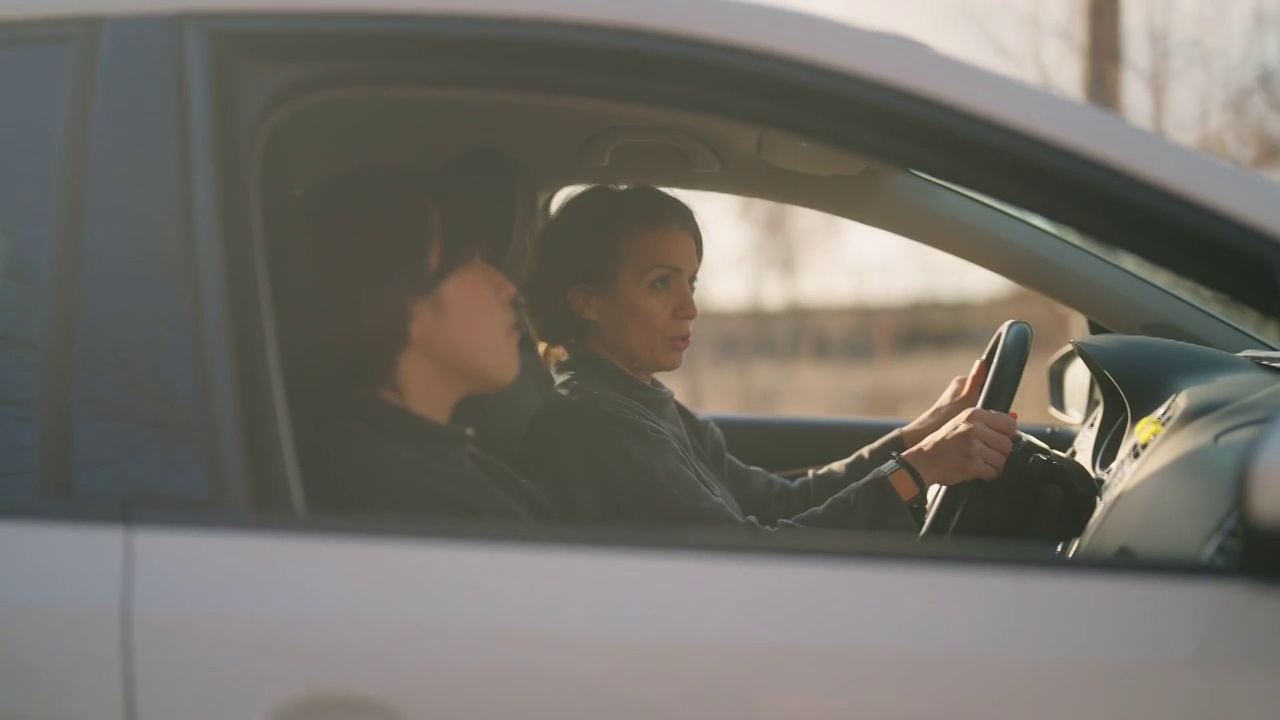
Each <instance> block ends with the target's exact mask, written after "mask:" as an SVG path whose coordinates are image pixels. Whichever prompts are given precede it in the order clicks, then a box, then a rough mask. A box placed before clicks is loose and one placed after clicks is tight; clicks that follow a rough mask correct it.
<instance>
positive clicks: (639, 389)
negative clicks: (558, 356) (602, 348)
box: [552, 350, 675, 410]
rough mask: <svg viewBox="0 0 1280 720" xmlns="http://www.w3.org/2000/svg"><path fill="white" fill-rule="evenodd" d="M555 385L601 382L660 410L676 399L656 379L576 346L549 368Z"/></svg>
mask: <svg viewBox="0 0 1280 720" xmlns="http://www.w3.org/2000/svg"><path fill="white" fill-rule="evenodd" d="M552 374H553V375H554V376H555V379H556V388H557V389H561V388H566V389H567V388H568V387H569V386H571V385H572V384H574V383H575V382H577V383H585V384H587V385H588V386H591V385H595V386H604V387H606V388H608V389H609V390H612V391H614V392H616V393H618V394H619V395H622V396H623V397H626V398H629V399H631V400H634V401H636V402H638V403H640V404H641V405H644V406H645V407H647V408H649V409H650V410H661V409H664V408H666V407H667V406H669V405H670V404H671V403H672V402H674V401H675V394H674V393H672V392H671V390H670V389H669V388H668V387H667V386H666V385H663V384H662V383H660V382H658V381H657V380H656V379H655V380H650V381H649V382H647V383H646V382H644V381H643V380H640V379H639V378H637V377H635V376H634V375H632V374H631V373H628V372H627V371H626V370H623V369H622V368H620V367H618V366H617V365H615V364H614V363H613V362H612V361H610V360H606V359H605V358H602V357H600V356H599V355H597V354H595V353H592V352H586V351H583V350H578V351H576V352H574V353H573V354H572V355H570V356H569V357H567V358H565V359H564V360H562V361H560V362H558V363H556V365H555V367H554V368H552Z"/></svg>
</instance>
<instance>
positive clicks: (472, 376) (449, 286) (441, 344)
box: [409, 259, 520, 397]
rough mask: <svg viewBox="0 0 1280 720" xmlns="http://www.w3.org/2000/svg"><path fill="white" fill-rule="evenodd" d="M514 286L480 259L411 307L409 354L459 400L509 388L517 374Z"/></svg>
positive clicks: (460, 269)
mask: <svg viewBox="0 0 1280 720" xmlns="http://www.w3.org/2000/svg"><path fill="white" fill-rule="evenodd" d="M515 294H516V290H515V286H514V285H512V284H511V281H510V280H508V279H507V277H506V276H505V275H503V274H502V273H501V272H500V271H499V270H498V269H497V268H495V267H493V266H492V265H490V264H489V263H488V262H486V261H485V260H483V259H476V260H473V261H471V262H469V263H467V264H466V265H463V266H461V267H459V268H458V269H457V270H455V271H454V272H452V273H451V274H450V275H449V276H448V277H447V278H445V280H444V281H443V282H442V283H440V285H439V287H437V288H436V290H435V292H433V293H431V295H430V296H429V297H427V298H424V299H422V300H419V301H417V302H416V303H414V305H413V306H412V308H411V312H410V325H409V338H410V340H409V344H410V349H411V352H413V353H415V354H416V356H417V357H418V358H419V360H420V361H422V362H423V363H424V364H425V365H427V366H429V367H430V368H431V369H432V371H433V374H434V375H435V377H434V378H433V380H434V381H435V382H438V383H440V384H441V386H442V387H447V388H449V389H450V390H453V391H454V392H453V393H452V394H454V395H456V396H458V397H462V396H465V395H471V394H474V393H481V392H492V391H494V390H498V389H501V388H503V387H506V386H507V385H510V384H511V383H512V382H514V381H515V379H516V375H517V374H518V373H519V371H520V355H519V350H518V343H519V339H520V328H519V325H518V323H517V321H516V313H515V309H514V308H513V307H512V305H511V302H512V300H513V299H514V298H515Z"/></svg>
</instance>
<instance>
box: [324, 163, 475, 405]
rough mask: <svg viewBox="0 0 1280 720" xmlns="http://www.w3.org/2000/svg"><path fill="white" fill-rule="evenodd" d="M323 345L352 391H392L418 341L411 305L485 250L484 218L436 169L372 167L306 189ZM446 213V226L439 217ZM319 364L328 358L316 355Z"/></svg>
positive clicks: (444, 219) (330, 361)
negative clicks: (413, 337) (443, 183)
mask: <svg viewBox="0 0 1280 720" xmlns="http://www.w3.org/2000/svg"><path fill="white" fill-rule="evenodd" d="M305 205H306V220H307V228H308V233H309V237H308V240H309V250H310V253H309V254H310V260H311V262H312V263H313V264H314V268H315V270H316V273H315V281H316V287H315V290H316V292H313V293H310V295H311V297H312V298H313V299H314V300H315V302H316V304H317V305H318V307H313V308H310V311H311V313H313V321H314V324H315V326H316V327H321V326H323V330H322V334H323V336H325V337H326V342H324V343H322V347H323V348H324V350H321V351H322V352H323V351H327V352H331V353H334V354H335V356H336V357H333V358H325V359H324V361H325V362H327V363H335V365H334V368H335V370H336V371H337V373H338V378H337V379H338V381H339V382H341V383H342V384H344V385H347V386H348V389H353V390H372V389H379V388H384V387H389V386H390V385H391V384H392V383H393V382H394V376H395V365H396V359H397V358H398V357H399V356H400V354H401V353H402V352H403V351H404V349H405V347H406V346H407V345H408V342H409V308H410V305H411V303H413V302H414V301H415V300H418V299H421V298H424V297H427V296H429V295H430V294H431V293H432V292H433V291H435V289H436V288H437V287H438V286H439V285H440V283H441V282H442V281H443V280H444V279H445V278H446V277H448V276H449V274H450V273H452V272H453V271H454V270H456V269H457V268H458V267H460V266H461V265H463V264H465V263H467V262H469V261H471V260H473V259H475V258H476V257H477V256H479V255H480V254H481V253H483V251H484V248H483V247H482V246H481V245H482V242H481V241H480V239H479V237H478V235H479V234H478V233H477V232H475V228H474V226H475V225H476V218H471V217H469V214H468V213H466V212H458V211H456V210H455V209H454V208H455V207H456V206H457V203H453V202H451V198H450V195H449V192H448V191H447V189H442V188H440V187H439V186H438V185H437V184H436V183H435V182H434V181H433V178H432V176H431V174H430V173H428V172H426V171H420V170H415V169H409V168H385V167H384V168H373V169H366V170H360V171H357V172H353V173H350V174H348V175H344V176H342V177H340V178H338V179H336V180H333V181H331V182H328V183H326V184H324V185H322V186H320V187H317V188H315V189H313V190H311V191H309V192H308V193H307V194H306V201H305ZM433 213H438V215H437V217H438V218H439V220H438V222H433ZM317 360H319V359H317Z"/></svg>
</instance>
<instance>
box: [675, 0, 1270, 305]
mask: <svg viewBox="0 0 1280 720" xmlns="http://www.w3.org/2000/svg"><path fill="white" fill-rule="evenodd" d="M751 1H752V2H758V3H759V4H767V5H773V6H777V7H783V8H786V9H791V10H795V11H799V12H805V13H808V14H812V15H818V16H822V17H825V18H828V19H831V20H834V21H838V22H845V23H849V24H852V25H856V26H858V27H862V28H865V29H872V30H880V31H884V32H891V33H896V34H900V35H904V36H907V37H910V38H913V39H915V40H918V41H921V42H924V43H925V44H927V45H929V46H930V47H932V48H933V49H935V50H937V51H938V52H940V53H943V54H946V55H950V56H952V57H955V58H957V59H960V60H963V61H965V62H968V63H971V64H974V65H977V66H979V67H983V68H985V69H988V70H991V71H993V72H997V73H1000V74H1002V75H1006V76H1009V77H1012V78H1015V79H1018V80H1021V81H1024V82H1027V83H1029V84H1033V85H1037V86H1040V87H1047V88H1048V89H1050V90H1052V91H1055V92H1058V93H1060V94H1063V95H1066V96H1069V97H1073V98H1078V97H1079V87H1080V85H1081V80H1080V69H1079V46H1080V36H1081V32H1080V24H1081V23H1080V17H1078V16H1077V13H1079V12H1082V11H1081V10H1080V8H1081V3H1080V2H1079V0H891V1H886V0H751ZM1253 1H1254V0H1123V2H1124V3H1125V5H1124V7H1125V15H1124V27H1125V34H1124V42H1125V44H1126V52H1130V53H1131V55H1132V57H1133V58H1135V60H1134V65H1135V67H1134V68H1133V69H1132V71H1131V72H1130V73H1129V74H1128V75H1127V76H1126V81H1125V82H1126V86H1125V103H1126V115H1128V116H1129V117H1130V119H1131V121H1133V122H1135V124H1139V125H1148V126H1149V125H1150V122H1151V117H1150V115H1151V107H1152V104H1151V102H1150V98H1149V97H1148V94H1147V93H1146V92H1145V88H1146V85H1145V84H1144V83H1145V79H1144V78H1145V75H1144V73H1145V71H1146V68H1145V67H1141V62H1140V60H1141V59H1142V58H1144V57H1146V56H1147V55H1148V54H1149V52H1148V50H1149V46H1150V37H1151V36H1152V35H1151V33H1150V32H1149V30H1150V28H1151V27H1152V22H1153V21H1152V18H1156V19H1157V20H1162V21H1164V22H1165V23H1167V24H1168V25H1169V28H1170V29H1169V30H1168V31H1167V32H1166V33H1165V35H1166V36H1168V37H1171V38H1173V39H1174V41H1175V42H1173V51H1172V57H1173V59H1174V63H1173V66H1174V68H1175V71H1176V72H1177V73H1178V74H1179V78H1180V79H1181V80H1184V86H1183V87H1182V88H1180V89H1181V91H1182V92H1181V94H1180V95H1179V96H1177V97H1174V98H1172V99H1171V101H1170V102H1169V103H1167V105H1168V106H1169V108H1168V110H1167V111H1166V119H1165V121H1164V124H1165V126H1166V131H1167V132H1168V133H1169V134H1171V135H1173V136H1174V139H1175V140H1177V139H1182V140H1184V141H1185V139H1186V138H1179V137H1178V134H1179V133H1180V132H1186V133H1189V132H1190V131H1191V130H1192V129H1194V127H1193V126H1195V125H1196V123H1197V122H1201V123H1202V122H1203V118H1201V117H1200V116H1199V115H1198V114H1197V113H1198V112H1199V109H1198V108H1199V106H1200V105H1202V103H1200V102H1198V100H1200V99H1201V98H1204V97H1208V96H1210V95H1211V94H1212V93H1213V92H1215V91H1216V89H1217V87H1218V86H1220V85H1222V83H1221V82H1216V81H1215V77H1214V73H1215V72H1217V73H1219V74H1220V73H1222V72H1225V71H1226V70H1227V69H1229V67H1228V66H1229V62H1228V60H1226V59H1224V58H1227V57H1228V56H1229V54H1230V53H1231V52H1233V48H1234V47H1237V46H1239V45H1241V43H1240V41H1239V38H1240V36H1241V34H1242V33H1244V32H1246V31H1247V29H1248V28H1247V10H1248V8H1249V7H1251V4H1252V2H1253ZM1257 1H1258V2H1261V3H1262V4H1264V5H1266V6H1269V7H1277V8H1280V0H1257ZM1206 13H1211V15H1206ZM677 194H678V195H679V196H680V197H681V198H682V199H684V200H685V201H686V202H688V203H689V204H690V205H691V206H692V207H693V209H694V211H695V213H696V214H697V216H698V219H699V223H700V225H701V227H702V230H703V234H704V237H705V245H706V257H705V260H704V263H703V269H702V273H701V278H700V287H699V303H700V305H701V307H703V308H704V309H710V310H738V309H745V308H751V307H763V308H774V309H776V308H779V307H782V306H784V305H787V304H795V305H800V306H804V307H842V306H849V305H884V304H890V305H901V304H908V303H915V302H928V301H939V302H969V301H980V300H983V299H987V298H991V297H994V296H998V295H1000V294H1003V293H1005V292H1008V291H1009V290H1010V289H1011V288H1012V285H1011V284H1010V283H1008V282H1007V281H1005V280H1004V279H1003V278H1000V277H998V276H995V275H992V274H991V273H989V272H987V271H985V270H983V269H981V268H979V267H977V266H974V265H972V264H970V263H968V262H965V261H962V260H959V259H957V258H953V257H951V256H948V255H945V254H943V253H941V252H939V251H936V250H933V249H932V248H929V247H926V246H923V245H920V244H918V243H914V242H912V241H910V240H907V239H905V238H900V237H897V236H895V235H892V234H890V233H886V232H883V231H880V230H877V229H875V228H870V227H866V226H863V225H859V224H857V223H854V222H851V221H847V220H844V219H838V218H830V216H822V215H821V214H820V213H815V212H812V211H804V214H805V217H804V218H802V219H801V227H802V228H803V233H804V234H805V235H806V238H805V239H804V241H802V251H801V259H800V262H799V264H798V267H797V273H798V279H797V280H798V281H797V282H795V283H793V284H787V283H782V282H778V281H777V279H776V278H771V277H770V276H769V275H768V273H761V272H760V269H761V268H760V260H759V256H758V253H756V252H755V251H754V250H753V243H754V242H755V235H754V233H753V231H754V226H753V224H752V223H751V222H750V221H749V220H747V219H746V218H744V217H743V216H742V209H741V206H740V204H739V202H738V201H737V200H736V199H734V198H727V197H724V196H716V195H713V194H709V193H691V192H681V193H677ZM809 238H812V243H811V244H812V250H813V251H811V252H804V249H805V248H809V247H810V240H809ZM819 246H820V251H818V248H819Z"/></svg>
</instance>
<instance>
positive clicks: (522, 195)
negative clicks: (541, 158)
mask: <svg viewBox="0 0 1280 720" xmlns="http://www.w3.org/2000/svg"><path fill="white" fill-rule="evenodd" d="M436 177H437V180H438V181H439V186H440V189H441V192H442V194H444V195H446V196H448V199H449V201H450V202H453V203H456V204H458V205H461V206H464V207H467V208H469V209H470V211H471V212H473V213H474V214H475V216H476V217H480V218H484V219H486V221H487V222H486V226H487V232H488V234H489V236H490V241H489V249H488V252H487V253H486V254H487V256H488V258H489V261H490V262H491V263H493V265H494V266H495V267H497V268H499V269H501V270H502V271H503V272H504V273H506V274H507V275H508V276H509V277H511V278H512V279H517V276H518V275H519V274H520V269H521V267H522V266H523V264H524V259H525V255H526V253H527V252H528V246H529V238H530V236H531V235H532V233H533V230H534V226H535V225H536V223H537V216H538V197H537V189H536V188H535V187H534V184H533V179H532V178H531V177H530V175H529V173H528V171H527V170H526V169H525V167H524V166H523V165H521V164H520V163H519V161H517V160H516V159H515V158H512V157H511V156H510V155H507V154H506V153H504V152H502V151H501V150H497V149H495V148H487V147H474V148H468V149H466V150H463V151H461V152H459V153H458V154H456V155H454V156H453V157H451V158H449V159H448V160H446V161H444V162H443V163H441V165H440V168H439V169H438V170H437V172H436Z"/></svg>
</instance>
